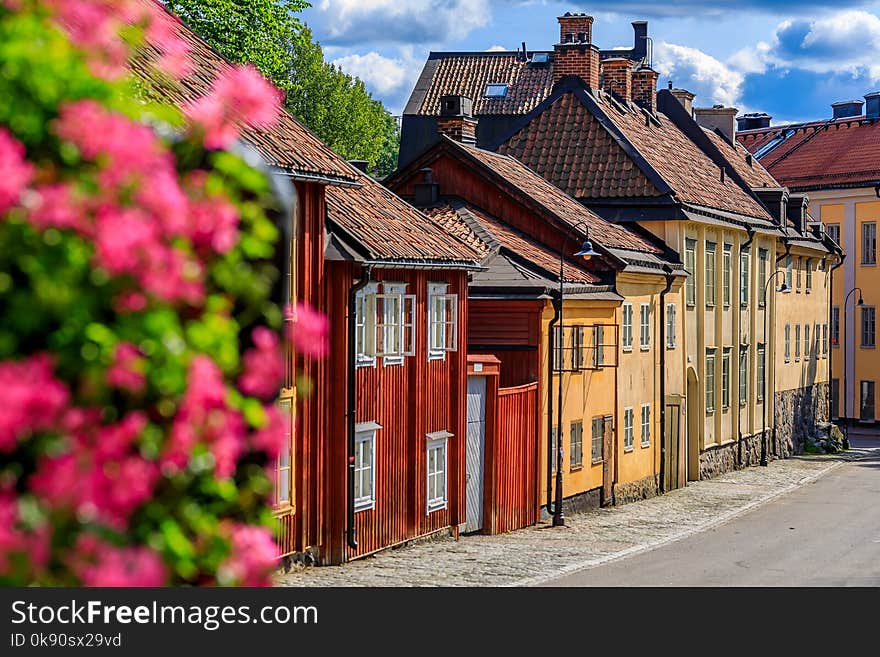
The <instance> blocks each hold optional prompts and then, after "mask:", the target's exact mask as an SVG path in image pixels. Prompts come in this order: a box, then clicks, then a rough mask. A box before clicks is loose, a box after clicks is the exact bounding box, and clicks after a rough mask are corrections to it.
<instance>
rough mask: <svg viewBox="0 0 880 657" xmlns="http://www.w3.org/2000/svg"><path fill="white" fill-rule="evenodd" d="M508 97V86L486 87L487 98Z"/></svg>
mask: <svg viewBox="0 0 880 657" xmlns="http://www.w3.org/2000/svg"><path fill="white" fill-rule="evenodd" d="M506 97H507V85H506V84H487V85H486V98H506Z"/></svg>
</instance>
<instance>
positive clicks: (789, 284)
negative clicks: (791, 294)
mask: <svg viewBox="0 0 880 657" xmlns="http://www.w3.org/2000/svg"><path fill="white" fill-rule="evenodd" d="M793 262H794V259H793V258H792V257H791V256H788V257H787V258H786V259H785V285H786V287H788V289H789V290H793V289H794V284H793V282H792V280H791V267H792V263H793Z"/></svg>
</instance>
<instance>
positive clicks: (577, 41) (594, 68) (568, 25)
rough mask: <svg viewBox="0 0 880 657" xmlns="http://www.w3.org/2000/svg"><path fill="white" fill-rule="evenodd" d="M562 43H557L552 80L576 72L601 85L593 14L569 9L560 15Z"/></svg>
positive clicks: (554, 82) (579, 75)
mask: <svg viewBox="0 0 880 657" xmlns="http://www.w3.org/2000/svg"><path fill="white" fill-rule="evenodd" d="M558 20H559V43H558V44H556V46H555V47H554V51H555V53H554V56H553V84H556V83H557V82H559V80H561V79H562V78H563V77H565V76H566V75H577V76H578V77H579V78H581V79H582V80H583V81H584V82H586V83H587V84H588V85H589V86H590V87H592V88H593V89H598V88H599V48H598V47H597V46H595V45H593V17H592V16H587V15H586V14H572V13H570V12H566V13H565V15H564V16H560V17H559V19H558Z"/></svg>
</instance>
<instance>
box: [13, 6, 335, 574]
mask: <svg viewBox="0 0 880 657" xmlns="http://www.w3.org/2000/svg"><path fill="white" fill-rule="evenodd" d="M174 20H175V19H173V18H172V17H170V16H169V15H168V14H167V13H166V12H165V11H164V9H162V7H161V5H159V4H158V3H155V2H153V0H0V62H2V63H3V67H2V75H0V95H2V97H3V98H4V102H3V103H0V389H2V390H3V394H4V400H3V404H0V584H14V585H32V584H45V585H76V584H84V585H87V586H163V585H185V584H192V585H246V586H253V585H261V584H267V583H268V576H269V573H270V571H271V569H272V568H273V566H274V563H275V548H274V542H273V538H272V535H271V530H270V527H271V526H272V518H271V513H270V498H271V495H272V481H273V478H274V467H275V459H276V458H277V456H278V451H279V449H280V446H281V444H282V441H283V439H284V433H285V431H289V428H288V427H287V426H286V423H287V422H289V421H290V419H289V417H283V416H282V414H281V412H280V410H279V407H278V406H277V405H276V404H275V403H274V401H275V399H276V397H277V396H278V392H279V389H280V387H281V385H282V382H283V377H284V372H285V367H284V362H283V352H284V348H285V347H284V342H285V341H286V340H288V339H289V340H292V341H293V342H294V343H295V344H296V347H297V348H298V349H300V350H302V351H303V352H304V353H308V354H310V355H321V354H322V353H323V352H324V351H325V350H326V340H327V327H326V320H325V319H324V318H323V317H322V316H320V315H317V314H316V313H315V312H314V311H312V310H311V309H309V308H297V309H287V311H286V312H287V319H288V320H289V319H290V317H291V316H295V317H297V318H299V317H301V318H302V320H297V321H296V322H295V323H294V325H293V331H292V335H287V336H282V334H281V329H282V326H283V324H284V321H285V311H284V310H283V309H281V308H279V307H278V303H277V302H275V301H273V294H274V295H275V296H278V295H277V294H276V292H277V290H278V289H279V286H280V285H281V281H282V280H283V276H282V274H281V273H280V272H279V271H278V266H277V265H276V262H277V258H276V255H275V254H276V251H277V242H278V240H279V238H280V233H279V231H278V229H277V227H276V224H275V223H274V222H273V221H272V220H271V218H270V217H271V216H272V214H273V213H276V212H277V208H275V206H274V205H275V200H274V197H273V196H272V194H271V187H270V184H269V181H267V179H266V177H265V175H264V174H262V173H260V172H258V171H256V170H254V169H253V168H251V167H250V166H249V165H248V164H246V163H245V162H244V161H243V160H242V159H241V158H240V157H239V156H237V155H235V154H233V153H231V152H229V151H227V150H222V149H225V148H227V147H229V146H230V145H231V144H232V143H233V142H234V141H235V140H236V139H237V137H238V135H239V130H240V129H241V127H242V126H243V125H245V124H247V125H251V126H254V127H266V126H270V125H271V124H272V123H273V122H274V121H275V120H276V117H277V115H278V112H279V111H280V109H279V107H280V100H281V99H280V98H279V96H278V93H277V92H276V90H275V89H274V88H273V87H271V85H269V84H268V83H267V82H266V81H265V80H263V78H261V77H260V76H259V75H258V74H257V73H256V72H255V71H254V70H253V69H252V68H248V67H239V68H230V69H229V70H228V71H227V72H225V73H222V74H221V75H220V77H219V78H218V79H217V80H215V81H214V84H213V87H212V90H211V92H210V93H209V94H208V95H206V96H205V97H204V98H202V99H200V100H199V101H198V102H197V103H193V104H191V105H190V106H187V107H181V108H173V107H168V106H166V105H161V104H159V103H157V102H156V101H154V100H152V99H151V94H149V93H148V91H147V90H145V89H144V88H143V83H142V82H141V83H138V82H136V81H135V80H134V79H133V78H132V77H131V76H130V75H129V74H128V66H127V65H128V62H129V61H130V58H132V57H135V56H137V53H138V52H140V50H139V49H143V48H147V47H149V48H152V49H153V50H155V51H158V53H159V56H158V57H156V58H155V59H154V61H155V66H156V67H157V69H158V71H157V73H158V74H159V75H162V76H164V77H165V79H167V80H169V81H171V83H175V81H176V80H178V79H179V78H180V77H181V76H185V75H187V74H188V73H189V72H191V71H192V63H191V62H190V60H189V57H188V55H189V47H188V44H187V43H186V42H185V41H184V40H182V39H181V38H180V37H178V36H177V33H176V31H175V27H174V23H173V21H174ZM288 323H289V322H288Z"/></svg>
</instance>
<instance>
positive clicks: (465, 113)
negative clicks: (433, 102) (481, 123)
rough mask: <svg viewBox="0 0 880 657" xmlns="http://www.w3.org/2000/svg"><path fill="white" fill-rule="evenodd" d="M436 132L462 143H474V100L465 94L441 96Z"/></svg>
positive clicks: (475, 126)
mask: <svg viewBox="0 0 880 657" xmlns="http://www.w3.org/2000/svg"><path fill="white" fill-rule="evenodd" d="M437 132H438V133H440V134H441V135H446V136H447V137H449V138H450V139H453V140H454V141H457V142H460V143H462V144H470V145H471V146H473V145H474V144H476V143H477V120H476V119H475V118H474V101H472V100H471V99H470V98H467V97H466V96H441V97H440V117H439V118H438V119H437Z"/></svg>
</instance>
